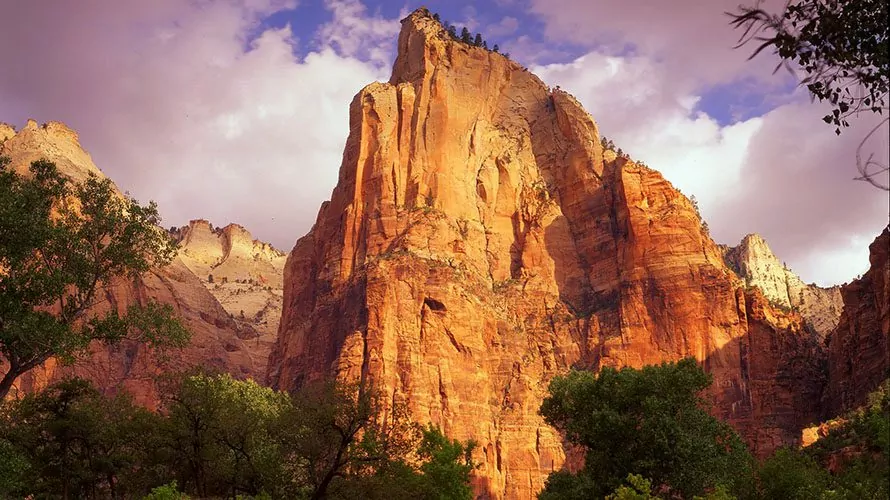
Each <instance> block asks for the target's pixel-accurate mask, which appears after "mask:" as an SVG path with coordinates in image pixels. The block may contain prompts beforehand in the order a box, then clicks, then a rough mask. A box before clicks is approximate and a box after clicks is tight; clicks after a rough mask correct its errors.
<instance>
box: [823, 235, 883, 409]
mask: <svg viewBox="0 0 890 500" xmlns="http://www.w3.org/2000/svg"><path fill="white" fill-rule="evenodd" d="M869 262H870V264H871V265H870V267H869V270H868V271H867V272H866V273H865V274H864V275H863V276H862V277H861V278H859V279H857V280H855V281H853V282H852V283H850V284H848V285H845V286H844V287H843V289H842V290H841V294H842V295H843V298H844V310H843V313H841V318H840V322H839V323H838V326H837V329H836V330H835V331H834V332H833V333H832V334H831V335H830V336H829V338H828V380H829V383H828V390H827V393H826V395H827V400H828V401H827V410H828V415H829V416H835V415H838V414H840V413H842V412H844V411H847V410H850V409H853V408H855V407H857V406H860V405H862V404H864V403H865V402H866V397H867V396H868V393H869V392H871V391H874V390H875V389H876V388H877V387H878V385H880V383H881V382H882V381H883V380H885V379H886V378H887V377H890V342H888V338H890V228H885V229H884V231H883V232H882V233H881V234H880V235H879V236H878V237H877V238H875V241H874V242H873V243H872V244H871V246H869Z"/></svg>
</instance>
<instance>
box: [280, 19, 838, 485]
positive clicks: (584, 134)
mask: <svg viewBox="0 0 890 500" xmlns="http://www.w3.org/2000/svg"><path fill="white" fill-rule="evenodd" d="M398 45H399V53H398V57H397V59H396V62H395V66H394V69H393V74H392V78H391V79H390V82H389V83H374V84H371V85H369V86H368V87H366V88H365V89H363V90H362V91H361V92H359V94H358V95H357V96H356V97H355V99H354V100H353V102H352V105H351V107H350V134H349V139H348V140H347V144H346V148H345V151H344V154H343V163H342V165H341V168H340V177H339V182H338V184H337V187H336V188H335V189H334V191H333V193H332V196H331V200H330V201H329V202H326V203H324V204H323V205H322V207H321V209H320V210H319V214H318V218H317V221H316V223H315V226H314V227H313V229H312V231H310V232H309V234H307V235H306V236H304V237H303V238H300V240H299V241H297V243H296V245H295V247H294V249H293V251H292V252H291V254H290V256H289V257H288V261H287V266H286V268H285V297H284V310H283V315H282V321H281V326H280V329H279V337H278V341H277V344H276V346H275V348H274V349H273V353H272V356H271V357H270V365H269V379H270V382H271V383H272V384H273V385H274V386H275V387H278V388H286V389H292V388H295V387H299V386H300V385H301V384H303V383H305V382H306V381H309V380H313V379H318V378H321V377H326V376H331V375H334V376H340V377H347V378H348V377H360V376H362V377H366V378H368V379H369V380H371V381H373V382H374V383H375V384H377V385H378V386H379V387H381V388H382V389H383V390H384V391H385V392H386V394H387V395H388V396H389V397H391V398H392V399H393V400H401V401H405V402H406V404H407V405H408V407H409V408H410V410H411V412H412V414H413V415H414V417H415V418H416V419H418V420H420V421H424V422H433V423H435V424H438V425H440V426H441V427H442V428H443V429H444V431H445V432H446V433H447V434H448V435H450V436H452V437H454V438H458V439H474V440H476V441H477V442H478V443H480V447H479V449H478V453H477V457H476V458H477V460H479V461H480V462H481V463H482V465H481V468H480V469H479V470H478V474H477V477H476V485H475V486H476V488H477V491H478V493H479V494H480V495H481V496H483V497H492V498H532V497H533V496H534V494H535V493H536V492H537V491H538V490H540V488H541V487H542V486H543V481H544V479H545V478H546V475H547V474H548V473H549V472H551V471H552V470H556V469H559V468H560V467H562V465H563V463H564V460H565V452H564V450H563V446H562V443H561V440H560V437H559V435H558V434H557V433H556V432H555V431H554V430H553V429H552V428H550V427H548V426H547V425H546V424H544V422H543V420H542V419H541V417H540V416H539V415H538V413H537V411H538V407H539V405H540V402H541V400H542V398H543V397H544V395H545V393H546V389H547V384H548V382H549V380H550V379H551V378H552V377H553V376H554V375H556V374H559V373H563V372H565V371H566V370H568V369H569V368H570V367H572V366H575V367H583V368H590V369H594V370H595V369H598V368H600V367H602V366H606V365H609V366H624V365H631V366H641V365H644V364H649V363H658V362H661V361H664V360H676V359H679V358H682V357H685V356H694V357H696V358H697V359H699V360H700V361H701V362H702V363H703V365H704V366H705V367H706V369H707V370H709V371H710V372H711V373H712V374H713V375H714V378H715V385H714V388H713V391H712V392H713V396H714V401H715V405H716V406H715V412H717V413H718V414H719V415H721V416H722V417H724V418H727V419H728V420H730V422H732V423H733V424H734V425H736V426H737V427H738V428H739V429H740V430H741V431H742V432H743V433H744V435H745V437H746V438H747V439H748V440H749V442H750V443H751V444H752V445H753V446H754V447H755V449H756V450H758V451H759V452H764V451H768V450H771V449H772V448H773V447H775V446H777V445H779V444H786V443H788V444H790V443H793V442H796V440H798V439H799V432H800V428H801V427H803V424H804V423H806V422H808V421H811V420H814V419H815V417H816V415H815V413H816V412H815V410H814V409H813V406H814V405H815V404H816V403H813V401H811V400H810V399H809V397H810V396H811V395H813V394H815V395H818V394H821V390H822V386H821V379H820V377H816V376H813V374H814V371H815V370H816V369H817V366H818V363H817V361H818V350H817V346H816V344H815V342H814V340H813V339H812V337H811V336H810V335H805V334H804V333H803V329H802V327H801V320H800V317H799V316H797V315H794V314H792V315H788V316H786V315H784V314H783V313H781V312H777V311H774V310H773V309H772V308H771V307H770V306H769V304H768V302H767V301H766V300H765V299H763V297H762V295H760V294H759V293H757V292H755V291H753V290H752V291H749V292H747V293H746V292H745V290H744V285H743V283H742V282H741V280H739V279H738V277H737V276H736V275H735V274H734V273H733V272H732V271H730V270H729V269H728V268H727V267H726V265H725V264H724V261H723V255H722V252H721V250H720V249H719V248H718V247H717V246H716V245H715V244H714V243H713V242H712V241H711V240H710V238H709V237H708V236H707V234H706V232H704V231H703V230H702V228H701V220H700V219H699V217H698V215H697V214H696V211H695V209H694V207H693V206H692V204H691V203H690V202H689V200H688V199H686V198H685V197H684V196H683V195H682V194H680V193H679V192H678V191H677V190H676V189H675V188H673V186H672V185H671V184H670V183H669V182H667V181H666V180H664V179H663V178H662V176H661V175H660V174H659V173H657V172H655V171H653V170H650V169H648V168H646V167H643V166H640V165H638V164H636V163H634V162H632V161H629V160H628V159H626V158H617V157H616V155H615V153H614V152H612V151H604V150H603V148H602V147H601V145H600V138H599V135H598V131H597V126H596V124H595V123H594V121H593V120H592V119H591V118H590V116H589V115H588V114H587V113H586V112H585V111H584V110H583V109H582V108H581V106H580V105H579V104H578V103H577V101H575V99H573V98H572V97H571V96H570V95H568V94H566V93H565V92H562V91H559V90H553V91H551V90H550V89H548V88H547V86H546V85H544V84H543V82H541V81H540V80H539V79H538V78H537V77H535V76H534V75H532V74H531V73H529V72H528V71H527V70H526V69H525V68H523V67H521V66H520V65H518V64H516V63H515V62H512V61H510V60H508V59H506V58H505V57H503V56H501V55H499V54H495V53H492V52H489V51H487V50H485V49H482V48H476V47H471V46H469V45H466V44H462V43H459V42H455V41H452V40H450V39H449V38H448V37H447V35H446V34H445V32H444V30H443V29H442V27H441V26H440V25H439V24H438V23H437V22H435V21H434V20H433V19H432V18H431V17H430V16H429V15H428V13H427V12H425V11H424V10H422V9H421V10H419V11H416V12H415V13H413V14H412V15H411V16H409V17H408V18H406V19H405V20H404V21H403V28H402V32H401V34H400V36H399V44H398ZM800 373H804V374H805V375H804V377H798V375H799V374H800ZM811 376H813V377H812V378H809V377H811ZM815 401H816V402H818V397H815Z"/></svg>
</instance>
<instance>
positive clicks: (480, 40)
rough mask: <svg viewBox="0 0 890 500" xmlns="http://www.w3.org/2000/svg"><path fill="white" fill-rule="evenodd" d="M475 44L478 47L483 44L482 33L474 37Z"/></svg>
mask: <svg viewBox="0 0 890 500" xmlns="http://www.w3.org/2000/svg"><path fill="white" fill-rule="evenodd" d="M473 45H475V46H476V47H481V46H482V33H476V38H474V39H473Z"/></svg>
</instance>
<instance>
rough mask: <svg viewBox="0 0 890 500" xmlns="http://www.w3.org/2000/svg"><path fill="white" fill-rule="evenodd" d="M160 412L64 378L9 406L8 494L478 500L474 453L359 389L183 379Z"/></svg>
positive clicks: (1, 422)
mask: <svg viewBox="0 0 890 500" xmlns="http://www.w3.org/2000/svg"><path fill="white" fill-rule="evenodd" d="M161 387H162V393H163V401H162V404H161V407H160V409H159V412H157V413H153V412H149V411H148V410H145V409H142V408H138V407H136V406H134V405H133V402H132V400H131V399H130V398H129V397H127V396H126V395H122V396H118V397H115V398H107V397H104V396H102V395H101V394H99V393H98V392H97V391H96V390H95V389H94V388H92V387H91V386H90V384H89V383H87V382H85V381H83V380H77V379H75V380H68V381H63V382H61V383H59V384H56V385H54V386H51V387H49V388H48V389H47V390H45V391H43V392H41V393H37V394H31V395H28V396H25V397H24V398H22V399H21V400H15V401H9V402H7V403H6V404H5V405H3V406H0V410H2V411H0V498H7V497H26V496H28V495H35V496H36V497H39V498H57V497H62V498H108V497H114V498H140V497H142V496H143V495H147V496H146V498H151V499H157V500H160V499H174V498H188V497H187V496H184V495H183V492H184V493H187V494H188V495H192V496H194V497H196V498H222V497H225V498H282V499H284V498H286V499H312V498H327V499H349V500H352V499H356V498H363V499H381V500H391V499H398V498H412V499H415V498H416V499H430V500H433V499H435V500H465V499H470V498H472V490H471V488H470V484H469V478H470V473H471V472H472V470H473V464H472V460H471V453H472V450H473V445H472V443H461V442H458V441H455V440H450V439H448V438H446V437H445V436H444V435H443V434H442V433H441V432H440V431H439V430H438V429H437V428H434V427H421V426H419V425H417V424H414V423H411V422H410V421H408V420H407V419H406V418H405V411H404V408H400V407H399V406H398V405H396V407H392V406H390V405H383V400H382V399H381V398H380V397H379V396H377V394H376V393H375V392H374V391H372V390H370V389H367V388H364V387H363V386H362V385H361V384H344V383H336V382H326V383H320V384H317V385H312V386H307V387H306V388H304V389H302V390H300V391H298V392H296V393H294V394H286V393H283V392H278V391H274V390H272V389H269V388H266V387H262V386H260V385H258V384H256V383H255V382H253V381H250V380H237V379H235V378H233V377H231V376H230V375H225V374H223V375H211V374H207V373H193V374H191V375H183V374H180V375H176V376H171V377H169V378H168V380H167V381H166V383H163V384H161Z"/></svg>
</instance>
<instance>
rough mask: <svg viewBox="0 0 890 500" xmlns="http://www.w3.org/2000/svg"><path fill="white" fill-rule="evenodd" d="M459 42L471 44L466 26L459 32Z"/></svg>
mask: <svg viewBox="0 0 890 500" xmlns="http://www.w3.org/2000/svg"><path fill="white" fill-rule="evenodd" d="M460 41H461V42H463V43H473V37H472V35H470V30H468V29H467V27H466V26H464V27H463V29H461V30H460Z"/></svg>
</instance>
